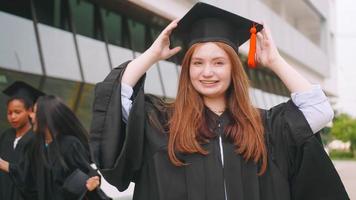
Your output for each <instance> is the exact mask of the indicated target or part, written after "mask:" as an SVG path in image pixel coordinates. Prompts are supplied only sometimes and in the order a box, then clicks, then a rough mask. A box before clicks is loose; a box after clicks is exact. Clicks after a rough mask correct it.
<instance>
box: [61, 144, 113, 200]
mask: <svg viewBox="0 0 356 200" xmlns="http://www.w3.org/2000/svg"><path fill="white" fill-rule="evenodd" d="M67 146H68V148H67V152H66V154H65V155H66V156H65V160H66V164H67V165H68V168H69V171H70V172H71V174H70V175H69V176H68V177H66V179H65V180H64V183H63V186H62V189H63V192H64V193H65V195H66V196H67V197H68V199H69V197H70V199H82V198H83V197H84V196H86V197H88V199H98V198H96V197H98V196H102V197H105V198H101V199H106V198H107V197H106V195H105V194H104V193H103V192H102V191H101V190H100V187H98V188H97V189H95V190H93V191H91V192H88V191H87V188H86V181H87V180H88V179H89V178H90V177H93V176H99V177H100V175H99V174H98V173H97V171H96V170H94V169H93V168H92V167H91V165H90V156H89V152H88V150H87V149H86V148H85V147H84V146H83V145H82V144H81V143H80V142H79V141H78V140H76V139H75V140H71V142H70V144H68V145H67ZM107 199H109V198H107Z"/></svg>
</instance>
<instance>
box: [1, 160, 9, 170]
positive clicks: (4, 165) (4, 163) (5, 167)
mask: <svg viewBox="0 0 356 200" xmlns="http://www.w3.org/2000/svg"><path fill="white" fill-rule="evenodd" d="M0 170H1V171H4V172H7V173H8V172H9V162H7V161H5V160H3V159H1V158H0Z"/></svg>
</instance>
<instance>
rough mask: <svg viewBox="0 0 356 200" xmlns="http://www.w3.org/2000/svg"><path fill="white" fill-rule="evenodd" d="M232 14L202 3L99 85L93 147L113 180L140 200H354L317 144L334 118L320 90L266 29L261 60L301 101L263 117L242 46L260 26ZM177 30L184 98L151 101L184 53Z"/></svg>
mask: <svg viewBox="0 0 356 200" xmlns="http://www.w3.org/2000/svg"><path fill="white" fill-rule="evenodd" d="M232 15H233V14H231V13H228V12H226V11H223V10H221V9H218V8H216V7H213V6H210V5H206V4H203V3H198V4H197V5H195V6H194V7H193V8H192V9H191V10H190V11H189V12H188V14H186V15H185V16H184V17H183V18H182V19H181V20H180V21H179V24H178V23H177V21H173V22H172V23H171V24H169V25H168V26H167V27H166V28H165V29H164V30H163V31H162V33H161V34H160V35H159V36H158V38H157V39H156V41H155V42H154V43H153V44H152V46H151V47H150V48H149V49H148V50H146V51H145V52H144V53H143V54H142V55H141V56H139V57H137V58H136V59H134V60H132V61H130V62H127V63H124V64H123V65H121V66H120V67H119V68H116V69H115V70H113V71H112V72H111V73H110V74H109V75H108V76H107V78H106V79H105V80H104V81H103V82H102V83H99V84H98V85H97V86H96V96H95V102H94V118H93V124H92V129H91V145H92V147H93V153H94V156H95V158H96V161H97V164H98V165H99V167H100V168H101V169H102V170H101V172H102V173H103V175H104V177H105V178H106V180H108V181H109V182H110V183H111V184H113V185H115V186H116V187H117V188H118V189H119V190H125V189H126V188H127V187H128V185H129V183H130V182H134V183H135V191H134V196H133V199H134V200H141V199H145V200H157V199H159V200H163V199H164V200H178V199H179V200H182V199H189V200H210V199H211V200H224V199H225V200H234V199H241V200H242V199H244V200H262V199H263V200H288V199H303V200H305V199H330V200H331V199H348V197H347V194H346V192H345V190H344V187H343V185H342V183H341V181H340V179H339V177H338V175H337V173H336V171H335V169H334V167H333V165H332V163H331V162H330V160H329V159H328V157H327V155H326V154H325V152H324V151H323V149H322V145H321V144H320V143H319V141H318V140H317V137H315V135H314V133H316V132H318V131H319V130H320V129H321V128H322V127H324V126H325V125H326V124H327V123H328V122H330V121H331V119H332V117H333V112H332V109H331V107H330V105H329V103H328V101H327V98H326V97H325V95H324V94H323V92H322V90H321V89H320V86H313V85H311V84H310V83H309V82H308V81H307V80H306V79H305V78H303V77H302V76H301V75H300V74H299V73H297V71H296V70H294V69H293V68H292V67H291V66H290V65H289V64H288V63H287V62H286V61H285V60H284V59H283V58H282V57H281V56H280V54H279V53H278V51H277V48H276V47H275V45H274V43H273V40H272V38H271V34H270V32H269V30H268V28H267V27H266V26H265V27H264V29H263V30H262V31H260V32H259V33H258V34H257V52H256V60H257V61H258V63H260V64H261V65H262V66H266V67H268V68H269V69H270V70H272V71H273V72H275V73H276V74H277V75H278V76H279V77H280V79H281V80H282V81H283V82H284V84H285V85H286V86H287V87H288V89H289V90H290V92H291V93H292V100H290V101H288V102H286V103H282V104H280V105H277V106H275V107H273V108H271V109H270V110H267V111H266V110H259V109H257V108H254V107H253V106H252V103H251V100H250V99H249V94H248V91H249V81H248V79H247V76H246V73H245V72H244V70H243V66H242V64H241V62H240V60H239V57H238V55H237V49H238V46H237V45H236V44H237V42H239V44H242V43H243V42H244V41H245V40H247V38H245V39H241V38H242V37H246V35H250V34H249V33H248V30H241V29H247V28H246V27H252V26H253V24H254V23H253V22H250V21H248V20H247V19H243V18H241V17H239V16H232ZM237 24H238V25H237ZM246 25H247V26H246ZM177 26H178V27H177ZM236 26H240V27H236ZM176 27H177V29H178V30H175V31H176V33H177V32H178V33H182V34H185V36H184V37H186V38H187V37H188V39H187V40H188V41H186V44H187V46H188V50H187V51H186V52H185V56H184V58H183V61H182V70H181V73H180V79H179V86H178V93H177V96H176V99H175V101H174V102H172V103H166V102H164V101H163V100H162V99H160V98H157V97H154V96H152V95H144V91H143V88H144V74H145V72H146V71H147V70H148V69H149V68H150V67H151V66H152V65H154V64H155V63H156V62H158V61H160V60H164V59H167V58H169V57H171V56H173V55H175V54H176V53H177V52H178V51H180V49H181V48H180V47H175V48H173V49H171V48H170V40H169V37H170V35H171V33H172V31H173V30H174V29H175V28H176ZM258 27H259V26H257V28H258ZM236 29H239V30H236ZM236 33H239V34H240V35H239V36H234V34H236ZM234 38H237V41H236V40H235V39H234ZM240 39H241V40H240ZM120 111H121V112H120Z"/></svg>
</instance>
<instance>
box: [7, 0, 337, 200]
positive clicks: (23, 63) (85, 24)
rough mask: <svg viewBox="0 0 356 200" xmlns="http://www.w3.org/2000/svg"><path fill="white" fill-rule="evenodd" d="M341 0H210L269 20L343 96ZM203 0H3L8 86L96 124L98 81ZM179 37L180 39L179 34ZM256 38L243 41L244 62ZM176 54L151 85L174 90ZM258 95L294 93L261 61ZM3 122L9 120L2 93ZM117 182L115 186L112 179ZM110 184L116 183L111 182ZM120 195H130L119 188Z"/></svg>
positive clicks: (311, 74)
mask: <svg viewBox="0 0 356 200" xmlns="http://www.w3.org/2000/svg"><path fill="white" fill-rule="evenodd" d="M333 1H334V0H291V1H287V0H224V1H221V0H219V1H218V0H215V1H214V0H206V1H204V2H207V3H210V4H213V5H215V6H218V7H221V8H223V9H226V10H228V11H230V12H234V13H237V14H239V15H241V16H244V17H247V18H250V19H253V20H255V21H258V22H261V21H263V22H264V23H266V24H268V25H269V26H270V27H271V30H272V35H273V37H274V40H275V43H276V44H277V46H278V48H279V50H280V53H281V54H282V56H283V57H284V58H285V59H286V60H287V61H288V62H289V63H290V64H292V65H293V66H294V67H295V68H296V69H297V70H298V71H299V72H300V73H302V74H303V75H304V76H305V77H307V78H308V79H309V80H310V81H311V82H313V83H317V84H321V85H322V88H323V89H324V91H325V92H326V94H327V95H329V96H330V97H336V96H337V94H338V93H337V84H336V83H337V82H336V73H335V70H336V69H335V64H334V57H333V55H334V30H333V26H334V25H333V24H334V21H333V18H334V17H333V16H334V14H333V12H332V10H331V9H330V8H331V7H333V4H334V2H333ZM196 2H197V1H196V0H179V1H178V0H129V1H119V0H3V1H1V2H0V25H1V33H0V89H1V90H2V89H4V88H5V87H7V86H8V85H10V84H11V83H12V82H14V81H15V80H23V81H26V82H28V83H30V84H31V85H33V86H34V87H37V88H39V89H41V90H42V91H44V92H46V93H48V94H55V95H58V96H60V97H61V98H62V99H64V101H65V102H66V103H67V104H68V105H69V106H70V107H71V108H72V109H73V110H74V111H75V112H76V114H77V115H78V116H79V118H80V119H81V120H82V121H83V123H84V124H85V126H86V127H87V128H89V126H90V120H91V105H92V101H93V89H94V84H95V83H97V82H99V81H101V80H103V79H104V77H105V76H106V75H107V74H108V73H109V72H110V70H111V69H113V68H114V67H116V66H118V65H119V64H120V63H122V62H124V61H127V60H131V59H133V58H135V57H137V56H138V55H140V53H142V52H143V51H144V50H145V49H147V48H148V47H149V46H150V44H151V43H152V42H153V40H154V38H156V36H157V35H158V34H159V33H160V31H161V30H162V29H163V28H164V27H165V26H166V25H167V24H168V23H169V22H170V21H171V20H173V19H176V18H180V17H182V16H183V15H184V13H186V12H187V11H188V10H189V9H190V8H191V7H192V6H193V5H194V4H195V3H196ZM173 43H174V44H179V40H177V41H173ZM247 51H248V44H247V43H245V44H244V45H243V46H242V47H241V49H240V58H241V60H242V61H243V63H244V65H245V63H246V55H247ZM177 63H178V61H177V59H176V58H172V59H170V60H168V61H161V62H159V63H157V64H156V65H155V66H153V67H152V68H151V69H150V70H149V71H148V72H147V78H146V85H145V91H146V92H147V93H152V94H155V95H159V96H163V97H167V98H174V97H175V95H176V91H177V81H178V76H179V72H180V67H179V66H178V65H177ZM245 69H246V72H247V74H248V76H249V78H250V80H251V86H252V87H251V94H250V95H251V99H252V100H253V102H254V104H255V105H256V106H258V107H261V108H270V107H272V106H273V105H276V104H278V103H281V102H284V101H287V100H288V98H289V96H290V94H289V92H288V90H287V89H286V87H285V86H284V85H283V84H282V82H281V81H280V79H279V78H278V77H276V76H275V75H274V74H273V73H272V72H271V71H269V70H267V69H265V68H263V67H261V68H258V69H254V70H251V69H248V68H247V67H245ZM0 104H1V105H0V107H1V113H0V117H1V118H0V127H1V128H2V129H3V128H4V127H6V126H7V122H6V109H5V108H6V106H5V104H6V98H5V97H4V96H3V94H1V98H0ZM105 187H107V188H109V186H105ZM107 190H110V189H107ZM113 194H114V195H125V194H117V193H115V192H113Z"/></svg>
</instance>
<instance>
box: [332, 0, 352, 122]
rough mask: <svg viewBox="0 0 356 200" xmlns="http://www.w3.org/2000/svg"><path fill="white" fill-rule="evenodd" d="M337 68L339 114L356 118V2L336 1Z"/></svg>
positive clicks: (350, 0) (337, 106)
mask: <svg viewBox="0 0 356 200" xmlns="http://www.w3.org/2000/svg"><path fill="white" fill-rule="evenodd" d="M335 8H336V9H335V10H336V14H337V15H336V20H335V21H336V23H335V24H336V28H335V42H336V44H337V45H336V56H335V58H336V59H335V60H336V66H337V72H338V83H339V84H338V93H339V95H338V101H337V104H336V109H337V110H338V112H340V113H341V112H342V113H347V114H349V115H351V116H352V117H356V92H355V89H356V80H355V77H356V64H355V60H354V58H355V49H356V26H355V25H354V22H353V21H354V20H355V19H356V1H353V0H338V1H335Z"/></svg>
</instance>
